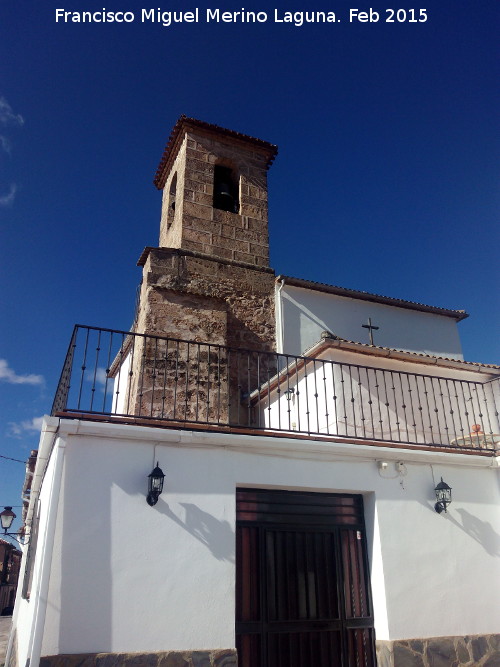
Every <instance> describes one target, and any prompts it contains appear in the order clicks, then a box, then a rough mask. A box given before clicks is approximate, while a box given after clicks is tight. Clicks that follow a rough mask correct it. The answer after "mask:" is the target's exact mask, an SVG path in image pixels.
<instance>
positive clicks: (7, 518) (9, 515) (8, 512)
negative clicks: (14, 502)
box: [0, 505, 16, 535]
mask: <svg viewBox="0 0 500 667" xmlns="http://www.w3.org/2000/svg"><path fill="white" fill-rule="evenodd" d="M15 518H16V515H15V514H14V512H13V511H12V507H11V506H10V505H7V507H4V508H3V512H0V520H1V522H2V528H3V532H4V534H5V535H7V534H8V533H7V531H8V530H9V528H10V527H11V526H12V522H13V521H14V519H15Z"/></svg>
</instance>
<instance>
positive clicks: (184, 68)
mask: <svg viewBox="0 0 500 667" xmlns="http://www.w3.org/2000/svg"><path fill="white" fill-rule="evenodd" d="M369 4H371V5H372V7H373V9H374V10H375V11H378V13H379V15H380V20H379V21H378V22H371V23H369V22H366V23H361V22H353V23H350V22H349V9H350V8H353V7H356V6H357V5H356V3H347V2H345V1H344V0H339V1H338V2H337V3H334V4H326V3H324V2H321V1H320V2H318V3H317V4H311V3H308V6H306V5H305V4H301V3H300V2H297V1H296V0H293V1H291V2H289V3H283V2H276V3H275V4H273V5H270V4H264V3H258V2H255V3H253V4H252V5H248V6H247V5H245V7H246V9H247V10H253V11H266V12H267V13H268V15H269V19H268V21H267V22H266V23H259V24H238V23H221V24H216V23H214V22H211V23H209V24H207V23H206V22H205V21H204V20H203V17H204V13H205V9H206V8H207V7H211V8H214V7H220V8H221V10H230V11H235V10H238V9H240V8H241V7H240V6H239V5H237V4H230V3H227V2H226V3H225V4H217V3H214V4H209V5H207V4H200V3H195V2H193V4H188V3H186V2H184V3H180V2H175V1H174V2H172V3H171V4H169V5H163V6H162V9H163V10H164V11H166V10H172V11H191V10H193V9H194V8H195V7H198V8H199V10H200V22H199V23H197V24H193V23H183V24H176V25H173V26H170V27H164V26H162V25H160V24H152V23H145V24H142V23H141V22H140V14H141V9H142V8H143V7H145V8H149V5H141V4H140V3H138V2H131V1H129V2H128V4H121V3H120V2H113V3H104V2H100V3H97V2H91V1H88V0H87V1H84V0H81V1H80V2H75V1H73V0H70V1H68V2H65V3H61V4H59V5H55V4H53V3H51V2H46V1H45V2H43V3H35V2H28V1H26V0H19V1H18V2H13V1H11V0H4V1H3V2H2V4H1V7H0V73H1V76H0V165H1V175H0V225H1V230H2V231H1V234H2V238H1V246H0V247H1V262H0V266H1V285H2V300H3V304H2V312H3V313H4V317H3V326H2V328H1V334H0V359H2V360H3V361H2V362H1V363H0V402H1V412H0V455H3V456H10V457H13V458H19V459H25V458H27V456H28V455H29V450H30V449H31V448H33V447H36V446H37V442H38V435H37V429H38V427H39V421H40V417H41V416H42V415H43V414H44V413H47V412H48V411H49V410H50V406H51V403H52V398H53V394H54V391H55V387H56V384H57V380H58V376H59V372H60V369H61V365H62V362H63V359H64V355H65V352H66V347H67V344H68V341H69V337H70V334H71V330H72V327H73V324H75V323H77V322H78V323H82V324H90V325H96V326H104V327H110V328H117V329H123V328H125V329H126V328H128V327H129V325H130V324H131V320H132V317H133V309H134V296H135V289H136V286H137V284H138V282H139V280H140V277H141V276H140V270H139V269H138V268H137V267H136V261H137V259H138V257H139V255H140V253H141V251H142V249H143V248H144V246H146V245H153V246H154V245H157V243H158V230H159V216H160V193H158V192H157V191H156V190H155V188H154V187H153V185H152V179H153V175H154V172H155V169H156V166H157V163H158V161H159V159H160V156H161V153H162V150H163V147H164V145H165V143H166V140H167V138H168V135H169V133H170V130H171V127H172V126H173V124H174V123H175V121H176V119H177V117H178V116H179V115H180V114H182V113H185V114H187V115H188V116H194V117H196V118H200V119H202V120H205V121H208V122H212V123H216V124H218V125H222V126H224V127H229V128H231V129H235V130H238V131H240V132H244V133H246V134H250V135H253V136H256V137H259V138H262V139H265V140H267V141H270V142H272V143H275V144H277V145H278V146H279V154H278V157H277V159H276V162H275V164H274V166H273V167H272V168H271V171H270V174H269V190H270V235H271V265H272V266H273V268H274V269H275V270H276V272H277V273H284V274H287V275H293V276H297V277H301V278H307V279H311V280H316V281H321V282H326V283H330V284H335V285H340V286H344V287H350V288H355V289H361V290H366V291H370V292H375V293H379V294H384V295H389V296H394V297H400V298H403V299H409V300H413V301H418V302H423V303H428V304H431V305H437V306H443V307H446V308H463V309H465V310H467V312H469V313H470V318H469V319H467V320H465V321H464V322H462V323H461V324H460V331H461V336H462V343H463V347H464V353H465V357H466V359H468V360H472V361H481V362H486V363H492V362H493V363H494V362H495V361H496V362H498V361H499V355H498V344H497V340H498V329H499V315H498V313H499V308H498V305H499V304H498V241H499V232H498V205H499V190H498V155H499V140H498V138H499V133H498V102H499V94H498V93H499V91H498V84H497V81H498V80H500V78H499V74H500V72H499V71H498V59H497V56H498V53H497V36H498V30H499V27H500V20H499V9H500V8H499V5H498V2H497V1H496V0H495V1H493V0H486V1H482V2H480V3H472V2H464V1H463V0H453V1H451V0H440V1H439V2H437V1H435V0H432V2H431V3H421V4H417V3H415V2H411V3H408V2H398V3H397V8H402V9H404V8H406V9H407V10H408V9H410V8H416V9H418V12H416V15H417V16H419V15H420V14H419V12H420V8H426V10H427V12H426V13H427V17H428V18H427V21H426V22H418V23H408V22H405V23H398V22H395V23H386V22H385V19H386V18H388V17H389V14H388V13H387V12H386V9H387V8H389V7H391V4H390V3H382V4H381V3H377V2H372V3H369ZM104 6H105V7H106V9H107V10H108V11H115V12H116V11H133V12H134V14H135V15H136V17H137V18H136V20H135V21H134V22H133V23H129V24H120V25H117V24H110V23H104V24H88V23H86V24H82V23H56V21H55V10H56V8H58V7H59V8H61V7H62V8H64V9H66V10H68V11H80V12H82V11H89V10H92V11H95V10H101V9H102V8H103V7H104ZM393 6H394V7H396V5H393ZM274 8H276V9H277V10H278V14H279V16H283V15H284V12H285V11H287V10H289V11H305V10H307V11H312V10H317V11H335V13H336V18H338V19H340V20H339V21H337V22H336V23H333V24H331V23H328V24H321V23H308V24H305V25H303V26H302V27H298V26H295V25H293V24H284V23H275V22H274ZM362 8H363V9H366V8H365V7H362ZM407 16H408V17H410V13H409V12H407ZM23 477H24V467H23V466H22V465H21V464H20V463H16V462H12V461H9V460H7V459H1V458H0V505H1V506H3V505H4V504H13V505H18V504H20V503H19V493H20V489H21V485H22V480H23Z"/></svg>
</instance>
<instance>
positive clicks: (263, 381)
mask: <svg viewBox="0 0 500 667" xmlns="http://www.w3.org/2000/svg"><path fill="white" fill-rule="evenodd" d="M276 152H277V149H276V147H275V146H273V145H272V144H269V143H267V142H265V141H262V140H259V139H255V138H253V137H248V136H246V135H242V134H240V133H237V132H234V131H232V130H226V129H223V128H220V127H217V126H214V125H210V124H208V123H204V122H202V121H198V120H194V119H190V118H186V117H181V118H180V119H179V120H178V122H177V124H176V125H175V127H174V129H173V131H172V134H171V136H170V139H169V141H168V144H167V146H166V148H165V151H164V153H163V156H162V159H161V162H160V165H159V167H158V171H157V174H156V178H155V184H156V186H157V187H158V188H159V189H160V190H162V191H163V206H162V217H161V225H160V241H159V247H157V248H151V247H148V248H146V249H145V250H144V251H143V253H142V255H141V257H140V259H139V264H140V265H141V266H142V267H143V280H142V285H141V291H140V300H139V306H138V309H137V313H136V317H135V321H134V325H133V327H132V329H131V330H130V331H112V330H107V329H98V328H94V327H81V326H78V327H76V328H75V330H74V333H73V336H72V338H71V341H70V345H69V348H68V354H67V356H66V359H65V361H64V364H63V369H62V373H61V380H60V383H59V386H58V389H57V392H56V396H55V400H54V406H53V410H52V414H51V416H48V417H46V419H45V422H44V426H43V429H42V434H41V439H40V447H39V453H38V458H37V464H36V469H35V472H34V476H33V480H32V484H31V499H30V505H29V510H28V514H27V519H26V524H27V525H26V531H27V535H28V536H29V541H28V544H27V546H26V547H25V553H24V559H23V574H22V581H23V585H22V586H20V587H19V591H18V596H17V600H16V606H15V611H14V618H13V630H12V634H11V638H10V643H9V649H8V655H7V662H6V664H7V665H9V667H14V666H22V667H25V666H26V665H30V667H37V666H38V665H42V666H43V667H49V666H56V665H57V666H59V665H60V666H63V665H64V667H73V666H75V667H76V666H77V665H85V666H93V665H95V666H96V667H97V666H104V665H105V666H106V667H109V666H111V665H127V666H132V665H157V666H160V665H161V666H162V667H174V666H175V667H177V666H180V665H183V666H186V667H187V666H190V667H195V666H196V667H201V666H203V667H234V666H236V665H239V667H331V666H333V665H339V666H340V665H342V666H343V667H351V666H354V665H356V666H358V665H359V666H363V667H374V666H375V665H377V664H378V665H379V667H403V666H404V667H406V666H407V665H411V666H412V667H417V666H422V667H427V666H428V665H433V666H443V667H451V666H452V665H453V666H457V667H458V666H462V667H465V666H466V665H467V666H469V667H470V666H471V665H477V666H479V667H493V666H497V667H498V665H500V622H499V614H498V600H499V598H500V559H499V557H500V517H499V512H498V507H499V500H500V498H499V485H498V463H499V458H498V447H499V442H500V435H499V433H500V426H499V416H498V407H499V403H500V389H499V383H500V379H499V376H500V367H499V366H494V365H485V364H479V363H473V362H468V361H464V360H463V357H462V353H461V348H460V343H459V338H458V332H457V323H458V322H459V321H460V320H461V319H463V318H464V317H466V316H467V315H466V313H464V312H463V311H460V310H448V309H443V308H436V307H431V306H426V305H423V304H416V303H411V302H408V301H403V300H400V299H393V298H389V297H383V296H379V295H374V294H370V293H366V292H357V291H353V290H348V289H344V288H339V287H333V286H328V285H322V284H318V283H312V282H309V281H305V280H302V279H298V278H291V277H288V276H277V277H276V275H275V273H274V271H273V270H272V269H271V268H270V267H269V245H268V232H267V170H268V168H269V167H270V165H271V163H272V161H273V159H274V157H275V155H276ZM103 378H104V380H103ZM163 474H164V475H165V477H164V480H163V486H162V475H163ZM450 487H451V490H450Z"/></svg>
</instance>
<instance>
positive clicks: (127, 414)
mask: <svg viewBox="0 0 500 667" xmlns="http://www.w3.org/2000/svg"><path fill="white" fill-rule="evenodd" d="M361 362H363V363H361ZM499 405H500V368H498V367H494V366H491V367H490V366H485V365H481V364H470V363H466V362H460V361H453V360H445V359H437V358H435V357H426V356H425V355H415V354H411V353H405V352H397V351H395V350H384V349H383V348H372V347H370V346H364V345H360V344H355V343H352V344H349V343H347V342H346V341H339V340H336V339H333V338H326V339H324V340H322V341H320V343H318V344H317V345H316V346H315V347H314V348H312V349H311V350H310V351H309V353H308V355H307V356H293V355H287V354H278V353H272V352H262V351H257V350H242V349H232V348H229V347H224V346H221V345H213V344H210V343H206V342H197V341H187V340H180V339H174V338H165V337H161V336H153V335H143V334H137V333H131V332H126V331H115V330H111V329H100V328H95V327H87V326H80V325H78V326H76V327H75V329H74V332H73V335H72V338H71V342H70V346H69V349H68V353H67V356H66V360H65V363H64V366H63V370H62V373H61V378H60V381H59V385H58V388H57V392H56V396H55V400H54V404H53V408H52V414H53V415H56V416H68V417H69V416H72V417H75V416H78V417H79V418H87V419H106V420H109V421H121V422H134V423H141V422H142V423H148V424H149V425H153V424H154V425H158V426H175V427H176V428H189V429H193V428H201V429H216V430H217V429H218V430H225V431H227V430H237V431H239V432H247V433H261V434H266V435H273V434H275V435H288V436H292V437H307V436H310V437H313V438H316V439H317V438H327V439H333V440H341V441H353V442H354V441H358V440H359V441H369V442H370V443H373V444H375V445H376V444H379V445H380V444H389V445H391V444H394V445H397V446H411V447H417V448H423V449H435V448H438V449H446V450H453V451H457V450H458V451H462V452H464V453H467V452H474V453H478V452H484V453H492V452H494V451H495V449H498V446H499V444H500V435H498V434H499V432H500V426H499Z"/></svg>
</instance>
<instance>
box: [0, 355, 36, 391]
mask: <svg viewBox="0 0 500 667" xmlns="http://www.w3.org/2000/svg"><path fill="white" fill-rule="evenodd" d="M0 380H3V381H4V382H8V383H9V384H33V385H37V384H38V385H39V384H43V383H44V382H45V380H44V378H43V375H34V374H32V373H30V374H28V375H18V374H17V373H16V372H15V371H14V370H13V369H12V368H10V366H9V362H8V361H7V360H6V359H0Z"/></svg>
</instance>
